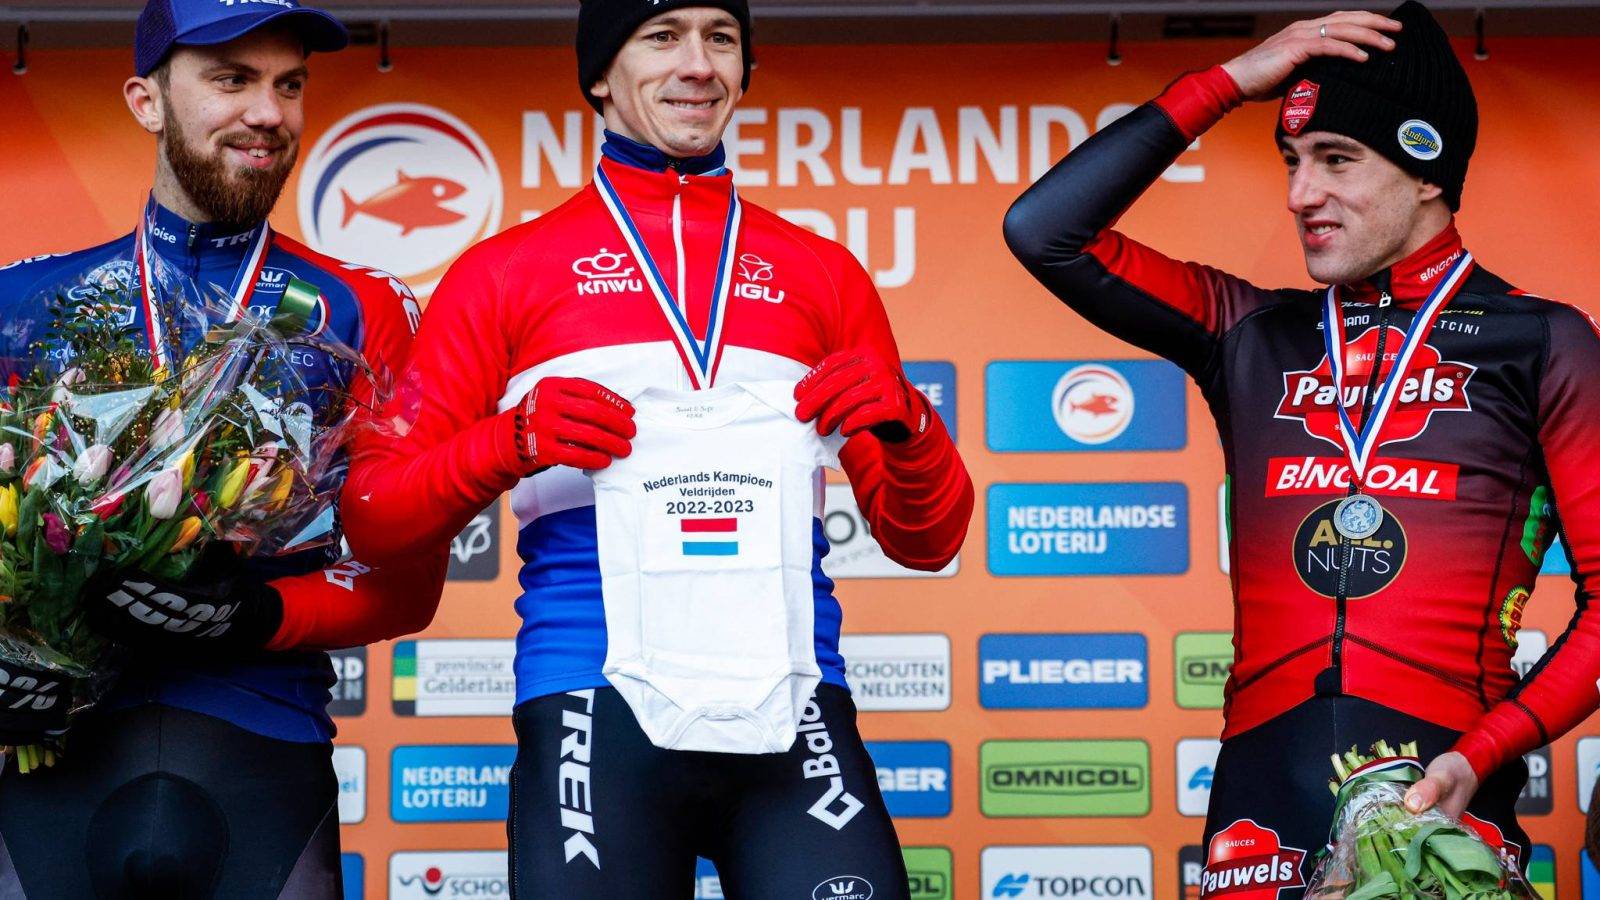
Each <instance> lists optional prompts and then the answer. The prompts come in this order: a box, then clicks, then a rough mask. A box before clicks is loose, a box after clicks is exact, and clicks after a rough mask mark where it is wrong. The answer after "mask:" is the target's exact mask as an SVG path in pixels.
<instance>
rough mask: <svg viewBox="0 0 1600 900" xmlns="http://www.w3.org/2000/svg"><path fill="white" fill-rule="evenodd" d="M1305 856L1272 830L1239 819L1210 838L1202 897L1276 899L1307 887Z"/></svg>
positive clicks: (1251, 821) (1252, 899)
mask: <svg viewBox="0 0 1600 900" xmlns="http://www.w3.org/2000/svg"><path fill="white" fill-rule="evenodd" d="M1305 858H1306V851H1304V850H1301V849H1300V848H1298V847H1285V846H1283V842H1282V841H1280V840H1278V832H1276V831H1274V830H1273V829H1271V828H1264V827H1262V826H1260V825H1257V824H1256V822H1255V820H1254V819H1239V820H1238V821H1236V822H1234V823H1233V824H1232V825H1229V826H1228V827H1227V828H1224V829H1222V830H1221V831H1219V832H1217V833H1216V835H1215V836H1214V837H1212V838H1211V847H1210V852H1209V853H1208V854H1207V857H1206V869H1205V873H1204V874H1203V875H1202V876H1201V877H1200V896H1201V897H1221V896H1224V895H1226V896H1229V897H1233V898H1235V900H1277V896H1278V892H1279V891H1283V890H1287V889H1290V888H1298V887H1304V886H1305V883H1306V879H1305V876H1304V875H1302V874H1301V873H1300V865H1301V863H1303V862H1304V861H1305Z"/></svg>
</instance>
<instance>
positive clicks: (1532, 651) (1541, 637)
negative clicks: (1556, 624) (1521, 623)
mask: <svg viewBox="0 0 1600 900" xmlns="http://www.w3.org/2000/svg"><path fill="white" fill-rule="evenodd" d="M1549 649H1550V639H1549V638H1548V637H1546V636H1545V633H1544V632H1542V631H1540V630H1539V629H1537V628H1524V629H1522V630H1521V631H1518V632H1517V652H1516V654H1515V655H1513V656H1512V657H1511V670H1512V671H1513V672H1516V673H1517V677H1518V678H1526V677H1527V676H1528V670H1529V669H1532V668H1533V666H1534V664H1535V663H1537V662H1538V661H1539V659H1540V658H1541V657H1543V656H1544V654H1545V651H1547V650H1549Z"/></svg>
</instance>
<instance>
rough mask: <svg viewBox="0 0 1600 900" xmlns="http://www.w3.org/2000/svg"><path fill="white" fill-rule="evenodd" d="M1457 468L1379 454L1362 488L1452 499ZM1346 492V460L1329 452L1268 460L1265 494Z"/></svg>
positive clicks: (1385, 493)
mask: <svg viewBox="0 0 1600 900" xmlns="http://www.w3.org/2000/svg"><path fill="white" fill-rule="evenodd" d="M1460 469H1461V467H1460V466H1457V465H1455V464H1453V463H1437V462H1429V461H1428V460H1425V459H1384V458H1382V457H1379V458H1376V459H1374V460H1373V461H1372V463H1371V465H1369V466H1368V467H1367V480H1366V483H1365V486H1364V490H1365V491H1366V492H1367V493H1369V494H1378V495H1381V496H1386V497H1410V498H1412V499H1415V500H1454V499H1456V479H1457V476H1458V474H1459V472H1460ZM1349 492H1350V463H1349V461H1348V460H1345V459H1342V458H1339V457H1332V456H1292V457H1284V456H1277V457H1273V458H1272V459H1270V460H1268V461H1267V496H1268V497H1295V496H1301V495H1317V494H1323V495H1328V496H1339V497H1342V496H1344V495H1346V494H1348V493H1349Z"/></svg>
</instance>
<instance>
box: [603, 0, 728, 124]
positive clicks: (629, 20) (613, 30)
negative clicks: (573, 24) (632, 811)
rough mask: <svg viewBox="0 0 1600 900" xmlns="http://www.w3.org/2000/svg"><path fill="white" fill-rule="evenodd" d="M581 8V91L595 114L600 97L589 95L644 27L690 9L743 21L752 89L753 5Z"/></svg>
mask: <svg viewBox="0 0 1600 900" xmlns="http://www.w3.org/2000/svg"><path fill="white" fill-rule="evenodd" d="M581 2H582V6H580V7H579V8H578V90H580V91H582V92H583V98H584V99H585V100H588V101H589V105H590V106H593V107H594V111H595V112H600V111H601V110H602V106H601V103H600V98H599V97H596V96H594V95H593V94H591V93H589V88H591V87H593V86H594V83H595V82H597V81H599V80H600V79H601V78H603V77H605V74H606V69H607V68H609V67H610V66H611V61H612V60H613V59H616V58H617V51H618V50H621V49H622V45H623V44H624V43H627V40H628V37H629V36H630V35H632V34H633V32H634V31H635V30H636V29H638V27H639V26H640V25H643V24H644V23H645V22H648V21H650V20H651V19H654V18H655V17H656V16H659V15H661V14H662V13H664V12H668V11H670V10H674V9H684V8H687V7H710V8H712V9H721V10H726V11H727V12H729V13H731V14H732V15H733V17H734V18H735V19H738V20H739V31H740V40H739V43H740V46H741V47H742V48H743V50H744V80H743V81H742V82H741V83H740V85H739V86H740V88H741V89H743V90H748V89H749V88H750V67H751V66H752V65H754V64H755V61H756V60H755V48H754V47H752V46H751V44H750V31H751V29H750V4H749V3H748V2H747V0H581Z"/></svg>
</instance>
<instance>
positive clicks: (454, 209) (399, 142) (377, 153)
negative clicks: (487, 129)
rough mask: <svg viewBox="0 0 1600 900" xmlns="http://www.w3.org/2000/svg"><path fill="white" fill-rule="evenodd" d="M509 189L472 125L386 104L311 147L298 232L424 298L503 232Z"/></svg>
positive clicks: (431, 110) (416, 107)
mask: <svg viewBox="0 0 1600 900" xmlns="http://www.w3.org/2000/svg"><path fill="white" fill-rule="evenodd" d="M504 191H505V187H504V184H503V183H502V181H501V179H500V169H499V166H498V165H496V163H495V159H494V154H493V153H491V152H490V150H489V147H488V145H486V144H485V143H484V142H483V139H482V138H480V137H479V136H478V135H477V133H476V132H475V131H473V130H472V127H471V126H469V125H468V124H467V123H466V122H463V121H462V120H460V119H458V118H456V117H455V116H453V115H451V114H450V113H448V112H445V111H444V110H442V109H437V108H435V107H432V106H424V105H421V104H417V103H387V104H382V105H379V106H370V107H367V108H366V109H363V110H360V111H358V112H355V113H353V114H351V115H349V116H346V117H344V118H343V119H341V120H339V121H338V122H336V123H335V124H334V125H333V127H332V128H329V129H328V131H327V133H325V134H324V135H323V136H322V138H321V139H320V140H318V141H317V143H316V145H315V146H314V147H312V149H311V153H310V155H309V156H308V157H307V158H306V162H305V166H304V168H303V171H302V172H301V176H300V191H299V212H300V227H301V230H302V231H303V232H304V233H305V235H306V239H307V242H308V243H310V245H311V246H312V247H313V248H314V249H316V250H318V251H320V252H322V253H326V254H328V255H329V256H334V257H338V258H340V259H359V260H361V261H363V262H365V263H368V264H370V265H374V266H377V267H378V268H380V269H386V270H388V271H390V272H393V273H395V274H396V275H397V276H399V277H400V278H401V279H403V280H404V281H406V282H407V283H408V284H410V285H411V286H412V287H413V288H415V289H416V290H417V292H418V293H423V294H426V293H427V292H429V291H431V290H433V288H434V286H435V285H437V284H438V282H439V278H440V277H441V276H443V275H444V271H445V269H446V268H448V267H449V265H450V263H452V262H454V261H455V258H456V257H457V256H459V255H460V254H461V252H462V251H463V250H466V249H467V248H468V247H471V246H472V245H473V244H476V243H477V242H478V241H480V240H482V239H483V238H485V237H487V236H489V235H491V234H494V233H495V232H496V231H498V230H499V228H500V218H501V214H502V210H503V208H504V203H505V195H504Z"/></svg>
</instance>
